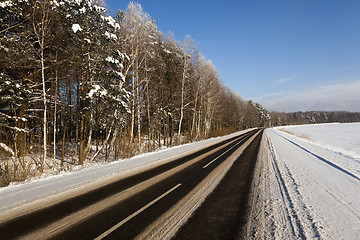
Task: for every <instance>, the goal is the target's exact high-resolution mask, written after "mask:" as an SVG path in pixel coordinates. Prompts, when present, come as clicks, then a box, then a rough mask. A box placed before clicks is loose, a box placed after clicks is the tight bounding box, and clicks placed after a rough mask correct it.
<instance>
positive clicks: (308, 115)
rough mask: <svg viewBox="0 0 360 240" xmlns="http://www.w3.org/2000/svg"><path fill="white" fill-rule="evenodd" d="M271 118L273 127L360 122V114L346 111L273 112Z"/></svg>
mask: <svg viewBox="0 0 360 240" xmlns="http://www.w3.org/2000/svg"><path fill="white" fill-rule="evenodd" d="M270 116H271V120H270V121H271V125H272V126H284V125H294V124H315V123H333V122H341V123H350V122H360V112H346V111H328V112H327V111H308V112H301V111H300V112H291V113H283V112H271V113H270Z"/></svg>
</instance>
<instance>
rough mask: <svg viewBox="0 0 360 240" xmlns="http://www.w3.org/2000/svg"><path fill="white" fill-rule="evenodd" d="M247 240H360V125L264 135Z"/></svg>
mask: <svg viewBox="0 0 360 240" xmlns="http://www.w3.org/2000/svg"><path fill="white" fill-rule="evenodd" d="M260 149H261V150H260V152H259V156H260V158H259V161H258V163H257V164H258V165H257V169H256V172H255V175H254V176H255V179H254V183H253V184H254V185H253V193H252V197H251V200H252V205H253V206H255V207H253V208H252V210H251V217H250V220H251V221H250V222H249V225H248V227H247V234H248V237H251V238H259V239H308V238H310V239H360V123H351V124H338V123H336V124H318V125H306V126H288V127H279V128H272V129H266V130H265V133H264V135H263V141H262V145H261V148H260Z"/></svg>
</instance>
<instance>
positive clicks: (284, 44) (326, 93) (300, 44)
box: [106, 0, 360, 112]
mask: <svg viewBox="0 0 360 240" xmlns="http://www.w3.org/2000/svg"><path fill="white" fill-rule="evenodd" d="M138 2H139V3H140V4H141V5H142V6H143V9H144V11H146V12H148V13H149V14H150V16H151V17H153V18H154V19H155V20H156V25H157V26H158V28H159V30H160V31H162V32H164V33H167V32H169V31H171V32H172V33H173V34H174V35H175V38H176V39H177V40H181V39H183V38H185V36H186V35H190V36H191V37H192V38H193V39H194V40H195V42H196V43H197V44H198V45H199V48H200V50H201V52H202V54H203V55H204V56H205V57H206V58H207V59H210V60H211V61H212V62H213V64H214V65H215V66H216V68H217V70H218V73H219V76H220V78H221V79H222V81H223V83H224V85H226V86H229V87H230V88H231V89H233V90H234V91H235V92H238V93H239V94H240V95H241V96H242V97H243V98H244V99H246V100H250V99H251V100H254V101H257V102H260V103H261V104H263V105H264V106H265V107H266V108H268V109H270V110H277V111H286V112H290V111H298V110H302V111H306V110H347V111H360V1H358V0H337V1H335V0H233V1H229V0H222V1H212V0H208V1H202V0H201V1H196V0H192V1H189V0H182V1H169V0H153V1H149V0H147V1H146V0H144V1H138ZM106 3H107V5H108V7H109V8H110V10H111V12H112V13H115V11H116V10H117V9H123V10H124V9H126V6H127V4H128V1H124V0H106Z"/></svg>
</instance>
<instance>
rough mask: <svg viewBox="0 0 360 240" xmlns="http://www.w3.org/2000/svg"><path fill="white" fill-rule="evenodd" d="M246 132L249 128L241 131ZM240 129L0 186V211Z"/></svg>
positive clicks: (208, 142) (122, 172)
mask: <svg viewBox="0 0 360 240" xmlns="http://www.w3.org/2000/svg"><path fill="white" fill-rule="evenodd" d="M246 131H249V130H245V131H242V132H246ZM242 132H238V133H233V134H230V135H227V136H222V137H218V138H211V139H207V140H203V141H199V142H194V143H189V144H184V145H181V146H175V147H172V148H168V149H164V150H160V151H156V152H152V153H145V154H141V155H138V156H135V157H132V158H129V159H120V160H118V161H114V162H111V163H107V164H103V165H96V166H89V167H86V168H83V169H81V170H78V171H75V172H63V173H60V174H58V175H55V176H46V177H43V178H40V179H36V180H31V181H29V182H26V183H21V184H17V185H11V186H8V187H3V188H1V189H0V214H1V213H3V212H5V211H7V210H10V209H13V208H16V207H19V206H22V205H24V204H28V203H32V202H35V201H37V200H39V199H43V198H46V197H49V196H53V195H56V194H60V193H64V192H65V191H69V190H73V189H75V188H78V187H80V186H84V185H88V184H91V183H93V182H95V181H99V180H103V179H107V178H110V177H112V176H117V177H118V176H122V175H125V174H127V173H129V172H131V171H135V170H137V169H140V168H142V167H145V166H151V165H153V164H158V163H160V162H162V161H167V160H168V159H169V158H171V157H174V156H177V155H182V154H185V153H187V152H189V151H194V150H196V149H200V148H203V147H205V146H207V145H211V144H214V143H215V142H218V141H221V140H224V139H227V138H230V137H232V136H234V135H236V134H239V133H242Z"/></svg>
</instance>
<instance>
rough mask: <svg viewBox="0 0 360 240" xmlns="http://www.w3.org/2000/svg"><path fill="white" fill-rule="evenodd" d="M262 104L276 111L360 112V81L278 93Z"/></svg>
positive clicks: (268, 96)
mask: <svg viewBox="0 0 360 240" xmlns="http://www.w3.org/2000/svg"><path fill="white" fill-rule="evenodd" d="M261 99H263V100H262V101H261V100H260V99H259V100H260V102H261V103H262V104H263V106H265V107H266V108H268V109H270V110H275V111H285V112H291V111H309V110H321V111H342V110H344V111H360V81H354V82H342V83H336V84H331V85H324V86H320V87H316V88H312V89H307V90H304V91H289V92H285V91H282V92H277V93H272V94H267V95H266V96H263V97H262V98H261Z"/></svg>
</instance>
